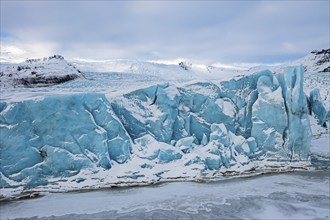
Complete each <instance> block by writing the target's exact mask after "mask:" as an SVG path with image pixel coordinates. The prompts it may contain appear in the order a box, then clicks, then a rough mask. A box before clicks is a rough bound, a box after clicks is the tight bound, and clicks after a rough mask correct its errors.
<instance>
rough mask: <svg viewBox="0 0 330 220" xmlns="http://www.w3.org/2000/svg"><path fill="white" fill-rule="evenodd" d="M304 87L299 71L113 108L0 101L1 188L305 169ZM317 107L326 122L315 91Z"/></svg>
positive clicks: (67, 99) (151, 94)
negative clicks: (259, 168) (265, 165)
mask: <svg viewBox="0 0 330 220" xmlns="http://www.w3.org/2000/svg"><path fill="white" fill-rule="evenodd" d="M302 83H303V69H302V67H296V68H287V69H286V70H285V71H284V73H281V74H276V75H275V74H273V73H272V72H270V71H262V72H259V73H257V74H253V75H250V76H245V77H242V78H240V79H236V80H235V79H232V80H230V81H223V82H220V83H219V84H214V83H211V82H198V83H191V84H187V85H185V86H181V87H177V86H174V85H172V84H169V83H165V84H159V85H154V86H151V87H148V88H144V89H139V90H136V91H133V92H130V93H127V94H125V95H122V96H119V97H113V98H109V99H107V98H106V97H105V95H104V94H99V93H88V94H67V95H54V96H48V97H44V98H43V99H41V100H26V101H22V102H9V101H8V102H6V101H2V102H0V110H1V113H0V155H1V158H0V174H1V175H0V177H1V178H0V187H17V186H24V187H27V188H30V187H37V186H42V185H47V184H49V183H50V181H55V180H54V178H55V179H56V178H58V179H56V180H57V181H59V179H60V181H64V182H65V181H68V180H69V179H70V178H71V177H74V176H76V175H77V176H79V175H82V174H83V173H84V170H91V171H92V173H94V174H95V175H96V176H97V173H98V172H104V171H107V173H108V174H109V176H116V177H118V178H119V177H120V178H121V179H120V181H124V180H123V178H126V179H127V178H128V179H130V181H132V180H135V181H147V182H148V181H150V180H152V179H153V177H157V178H166V175H167V176H170V174H168V173H169V172H171V171H170V170H171V169H176V170H175V174H173V175H172V174H171V175H172V176H171V177H172V178H179V177H181V176H187V175H188V176H189V171H187V169H188V170H189V169H190V171H191V172H192V173H194V174H196V172H197V173H201V172H207V171H212V170H213V171H214V170H221V171H223V172H225V171H226V169H230V168H233V167H236V168H238V167H244V166H247V167H248V168H247V169H250V168H251V167H253V166H254V165H253V164H254V162H255V161H261V160H262V161H271V162H281V161H287V162H294V161H306V162H308V160H309V145H310V139H311V131H310V126H309V119H308V105H307V99H306V96H305V94H304V92H303V84H302ZM311 100H312V103H313V104H312V109H313V112H314V113H315V114H316V115H319V116H318V117H321V118H324V113H323V111H322V112H318V110H316V108H318V107H316V106H317V105H319V103H320V102H321V101H320V100H319V99H318V98H317V92H313V95H312V94H311ZM310 102H311V101H310ZM313 106H314V107H315V110H314V108H313ZM118 167H121V168H118ZM156 167H157V169H156ZM173 167H175V168H173ZM160 169H161V170H160ZM127 170H128V171H127ZM196 170H197V171H196ZM172 172H173V170H172ZM187 172H188V174H187ZM166 173H167V174H166ZM165 174H166V175H165ZM162 175H164V176H162ZM193 176H194V175H191V177H193ZM84 178H85V179H86V178H95V176H94V177H88V176H85V177H84ZM115 180H116V179H115ZM117 180H118V179H117Z"/></svg>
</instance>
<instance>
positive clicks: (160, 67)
mask: <svg viewBox="0 0 330 220" xmlns="http://www.w3.org/2000/svg"><path fill="white" fill-rule="evenodd" d="M72 63H73V64H74V65H75V66H77V67H78V68H79V69H81V70H82V71H88V72H125V73H135V74H147V75H154V76H158V77H164V78H165V79H169V80H172V79H181V78H205V79H224V80H227V79H229V78H232V77H233V76H236V75H242V74H243V75H246V74H251V73H254V72H259V71H261V70H265V69H269V70H271V71H273V72H283V70H284V69H285V68H286V67H288V66H300V65H303V67H304V71H305V72H307V73H310V72H329V71H330V49H324V50H320V51H317V50H314V51H312V52H311V53H310V54H308V55H306V56H305V57H302V58H300V59H298V60H295V61H292V62H288V63H284V64H282V65H277V66H255V67H252V68H244V67H240V66H232V65H219V64H210V65H207V64H197V63H193V62H190V61H178V62H177V63H171V64H169V63H167V62H164V63H162V62H161V61H134V60H101V61H96V60H83V59H74V60H72Z"/></svg>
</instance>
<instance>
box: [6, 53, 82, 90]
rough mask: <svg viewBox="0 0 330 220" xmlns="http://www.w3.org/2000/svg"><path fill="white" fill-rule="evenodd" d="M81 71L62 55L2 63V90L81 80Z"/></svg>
mask: <svg viewBox="0 0 330 220" xmlns="http://www.w3.org/2000/svg"><path fill="white" fill-rule="evenodd" d="M81 77H82V75H81V73H80V71H79V70H78V69H77V68H76V67H74V66H73V65H71V64H70V63H68V62H67V61H66V60H65V59H64V57H62V56H60V55H54V56H50V57H48V58H41V59H27V60H26V61H25V62H23V63H19V64H5V63H1V71H0V88H10V87H40V86H47V85H54V84H59V83H63V82H67V81H71V80H74V79H77V78H81Z"/></svg>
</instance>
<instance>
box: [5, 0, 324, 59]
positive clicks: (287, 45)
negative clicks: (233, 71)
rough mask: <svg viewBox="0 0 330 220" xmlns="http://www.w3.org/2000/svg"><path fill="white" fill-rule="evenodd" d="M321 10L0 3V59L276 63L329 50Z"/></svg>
mask: <svg viewBox="0 0 330 220" xmlns="http://www.w3.org/2000/svg"><path fill="white" fill-rule="evenodd" d="M329 11H330V5H329V0H325V1H156V2H151V1H139V2H136V1H111V2H110V1H3V0H1V57H2V59H3V60H4V59H25V58H27V57H30V58H32V57H42V56H48V55H52V54H61V55H63V56H64V57H65V58H67V59H72V58H85V59H116V58H121V59H138V60H171V59H177V58H187V59H190V60H198V61H201V62H204V63H214V62H221V63H278V62H284V61H289V60H294V59H296V58H299V57H301V56H304V55H305V54H307V53H309V52H310V51H312V50H314V49H322V48H329V47H330V45H329V44H330V42H329V38H330V33H329V31H330V15H329Z"/></svg>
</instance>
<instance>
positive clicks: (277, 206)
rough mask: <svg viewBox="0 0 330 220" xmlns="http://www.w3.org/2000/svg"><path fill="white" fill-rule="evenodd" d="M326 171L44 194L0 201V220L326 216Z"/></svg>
mask: <svg viewBox="0 0 330 220" xmlns="http://www.w3.org/2000/svg"><path fill="white" fill-rule="evenodd" d="M329 207H330V170H323V171H298V172H291V173H283V174H267V175H259V176H254V177H246V178H242V177H241V178H234V179H227V180H221V181H216V182H211V183H193V182H173V183H165V184H159V185H152V186H146V187H130V188H114V189H107V190H100V191H88V192H71V193H48V194H45V195H44V196H43V197H41V198H36V199H28V200H17V201H10V202H2V203H0V210H1V213H0V214H1V219H15V218H24V219H26V218H31V219H35V218H36V217H39V218H41V219H329V217H330V209H329Z"/></svg>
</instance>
